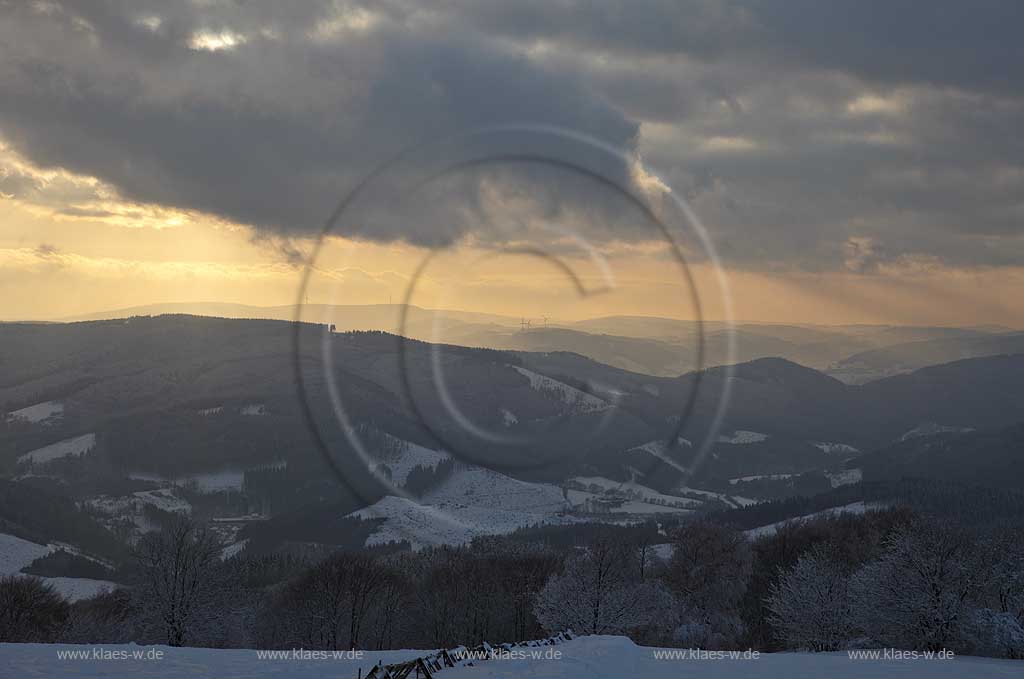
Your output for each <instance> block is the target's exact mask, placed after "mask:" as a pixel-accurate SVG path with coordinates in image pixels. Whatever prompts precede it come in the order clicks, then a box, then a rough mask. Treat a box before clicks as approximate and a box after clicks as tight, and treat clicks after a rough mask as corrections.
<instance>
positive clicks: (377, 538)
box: [349, 466, 575, 549]
mask: <svg viewBox="0 0 1024 679" xmlns="http://www.w3.org/2000/svg"><path fill="white" fill-rule="evenodd" d="M568 509H569V507H568V503H567V502H566V501H565V498H564V496H563V494H562V489H561V488H559V487H557V486H553V485H551V484H547V483H529V482H526V481H520V480H518V479H513V478H511V477H509V476H505V475H504V474H500V473H498V472H495V471H492V470H490V469H484V468H482V467H466V466H460V467H459V468H457V469H456V470H455V471H454V472H452V475H451V476H450V477H448V478H447V479H445V480H444V481H443V482H442V483H441V484H439V485H438V486H437V487H436V488H433V489H432V490H430V491H428V492H427V493H426V494H425V495H424V496H423V498H422V499H421V500H420V502H416V501H414V500H410V499H407V498H400V497H395V496H393V495H389V496H387V497H385V498H383V499H381V500H380V501H378V502H376V503H374V504H372V505H370V506H369V507H365V508H363V509H360V510H359V511H356V512H353V513H352V514H349V516H353V517H357V518H362V519H384V523H383V524H382V525H381V526H380V528H378V529H377V531H376V532H375V533H374V534H373V535H371V536H370V537H369V539H367V541H366V543H367V545H377V544H384V543H387V542H396V541H400V540H408V541H409V542H410V543H411V544H412V545H413V547H414V548H416V549H421V548H423V547H426V546H429V545H441V544H451V545H457V544H464V543H466V542H469V541H470V540H472V539H473V538H474V537H477V536H481V535H503V534H507V533H511V532H512V531H514V530H516V529H517V528H523V527H526V526H531V525H534V524H540V523H571V522H574V521H575V520H574V519H571V518H569V517H566V516H564V513H565V512H566V511H567V510H568Z"/></svg>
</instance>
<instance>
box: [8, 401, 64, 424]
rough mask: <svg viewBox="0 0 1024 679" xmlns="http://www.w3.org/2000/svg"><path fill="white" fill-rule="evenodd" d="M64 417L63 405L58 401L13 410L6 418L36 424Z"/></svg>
mask: <svg viewBox="0 0 1024 679" xmlns="http://www.w3.org/2000/svg"><path fill="white" fill-rule="evenodd" d="M63 416H64V404H62V403H59V402H58V401H44V402H43V403H36V404H35V405H31V406H29V407H27V408H22V409H21V410H15V411H13V412H10V413H7V417H8V418H9V419H12V420H24V421H26V422H31V423H32V424H36V423H38V422H46V421H47V420H50V419H51V418H52V419H57V418H60V417H63Z"/></svg>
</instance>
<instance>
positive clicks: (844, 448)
mask: <svg viewBox="0 0 1024 679" xmlns="http://www.w3.org/2000/svg"><path fill="white" fill-rule="evenodd" d="M811 445H813V446H814V447H815V448H818V449H819V450H821V452H823V453H825V454H826V455H832V454H833V453H845V454H851V453H853V454H855V453H859V452H860V450H858V449H857V448H854V447H853V446H851V445H850V444H848V443H829V442H827V441H815V442H813V443H812V444H811Z"/></svg>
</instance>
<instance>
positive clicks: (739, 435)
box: [718, 429, 768, 445]
mask: <svg viewBox="0 0 1024 679" xmlns="http://www.w3.org/2000/svg"><path fill="white" fill-rule="evenodd" d="M767 439H768V434H762V433H761V432H757V431H747V430H746V429H737V430H736V431H734V432H733V433H732V436H719V437H718V442H719V443H731V444H733V445H744V444H747V443H760V442H761V441H765V440H767Z"/></svg>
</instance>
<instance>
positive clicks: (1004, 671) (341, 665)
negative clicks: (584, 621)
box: [0, 636, 1024, 679]
mask: <svg viewBox="0 0 1024 679" xmlns="http://www.w3.org/2000/svg"><path fill="white" fill-rule="evenodd" d="M94 648H95V649H99V650H100V652H102V651H109V652H114V653H115V654H116V653H119V652H124V653H126V654H127V655H128V657H129V659H107V660H102V659H78V658H74V659H66V658H65V659H62V658H60V657H58V652H62V653H65V654H66V652H67V651H69V650H74V651H78V652H83V653H90V654H91V653H92V652H93V650H94ZM525 650H526V651H527V652H529V651H537V652H539V653H540V654H545V653H548V654H552V653H560V654H561V656H560V657H557V658H553V657H547V658H545V657H540V658H537V659H495V660H487V661H483V662H477V663H476V664H475V666H473V667H455V668H451V669H446V670H444V671H442V672H439V673H437V675H436V676H437V677H439V678H441V679H521V678H522V679H525V678H528V677H529V678H533V677H536V678H538V679H540V678H545V679H576V678H579V679H623V678H624V677H644V678H645V679H677V678H678V677H689V676H692V677H702V678H703V677H709V678H711V679H746V678H747V677H773V678H774V677H780V678H783V679H804V678H806V679H818V678H819V677H837V678H838V679H854V678H859V677H865V678H868V679H888V678H889V677H893V678H899V677H907V678H908V679H909V678H912V677H925V676H926V677H929V678H932V677H935V678H938V679H947V678H949V679H952V678H954V677H955V678H959V677H964V678H970V679H974V678H977V679H988V678H994V677H1019V676H1021V672H1022V670H1024V662H1022V661H1014V660H993V659H988V658H971V657H963V658H954V659H952V660H923V659H919V660H850V659H849V658H848V657H847V655H846V653H813V654H812V653H774V654H762V655H760V656H759V657H758V658H757V659H746V660H730V659H718V660H711V659H684V658H678V657H677V658H671V659H659V658H657V657H656V653H658V654H660V653H662V652H663V651H666V650H667V649H652V648H644V647H641V646H636V645H634V644H633V643H632V642H631V641H629V640H628V639H625V638H623V637H607V636H604V637H581V638H578V639H575V640H573V641H570V642H567V643H565V644H561V645H559V646H554V647H546V648H545V647H541V648H533V649H525ZM149 651H152V652H155V651H161V652H162V653H163V657H162V658H161V659H159V660H157V659H137V660H136V659H131V656H132V654H133V653H140V652H141V653H143V654H145V653H146V652H149ZM669 652H677V653H681V652H683V651H680V650H679V649H672V650H670V651H669ZM421 654H422V651H384V652H370V651H367V652H365V654H364V655H363V658H362V659H361V660H355V659H323V660H312V659H307V660H302V659H292V658H287V659H261V658H260V657H258V656H257V652H256V651H238V650H209V649H194V648H185V649H181V648H178V649H175V648H167V647H163V646H159V647H147V646H131V645H129V646H99V647H90V646H48V645H43V644H0V676H3V677H8V676H10V677H81V678H88V679H98V678H100V677H156V678H158V679H162V678H164V677H218V678H223V679H236V678H241V677H246V678H249V679H262V678H263V677H267V678H268V679H269V678H270V677H276V678H281V679H313V678H316V679H319V678H322V677H323V678H326V677H331V678H337V679H348V678H349V677H351V678H352V679H356V677H357V676H358V674H359V671H360V669H361V670H362V674H363V675H364V676H365V675H366V672H367V670H369V668H370V667H372V666H373V665H374V664H376V662H377V661H378V660H382V661H383V662H384V663H385V664H387V663H394V662H400V661H403V660H409V659H412V658H414V657H416V656H418V655H421Z"/></svg>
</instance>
